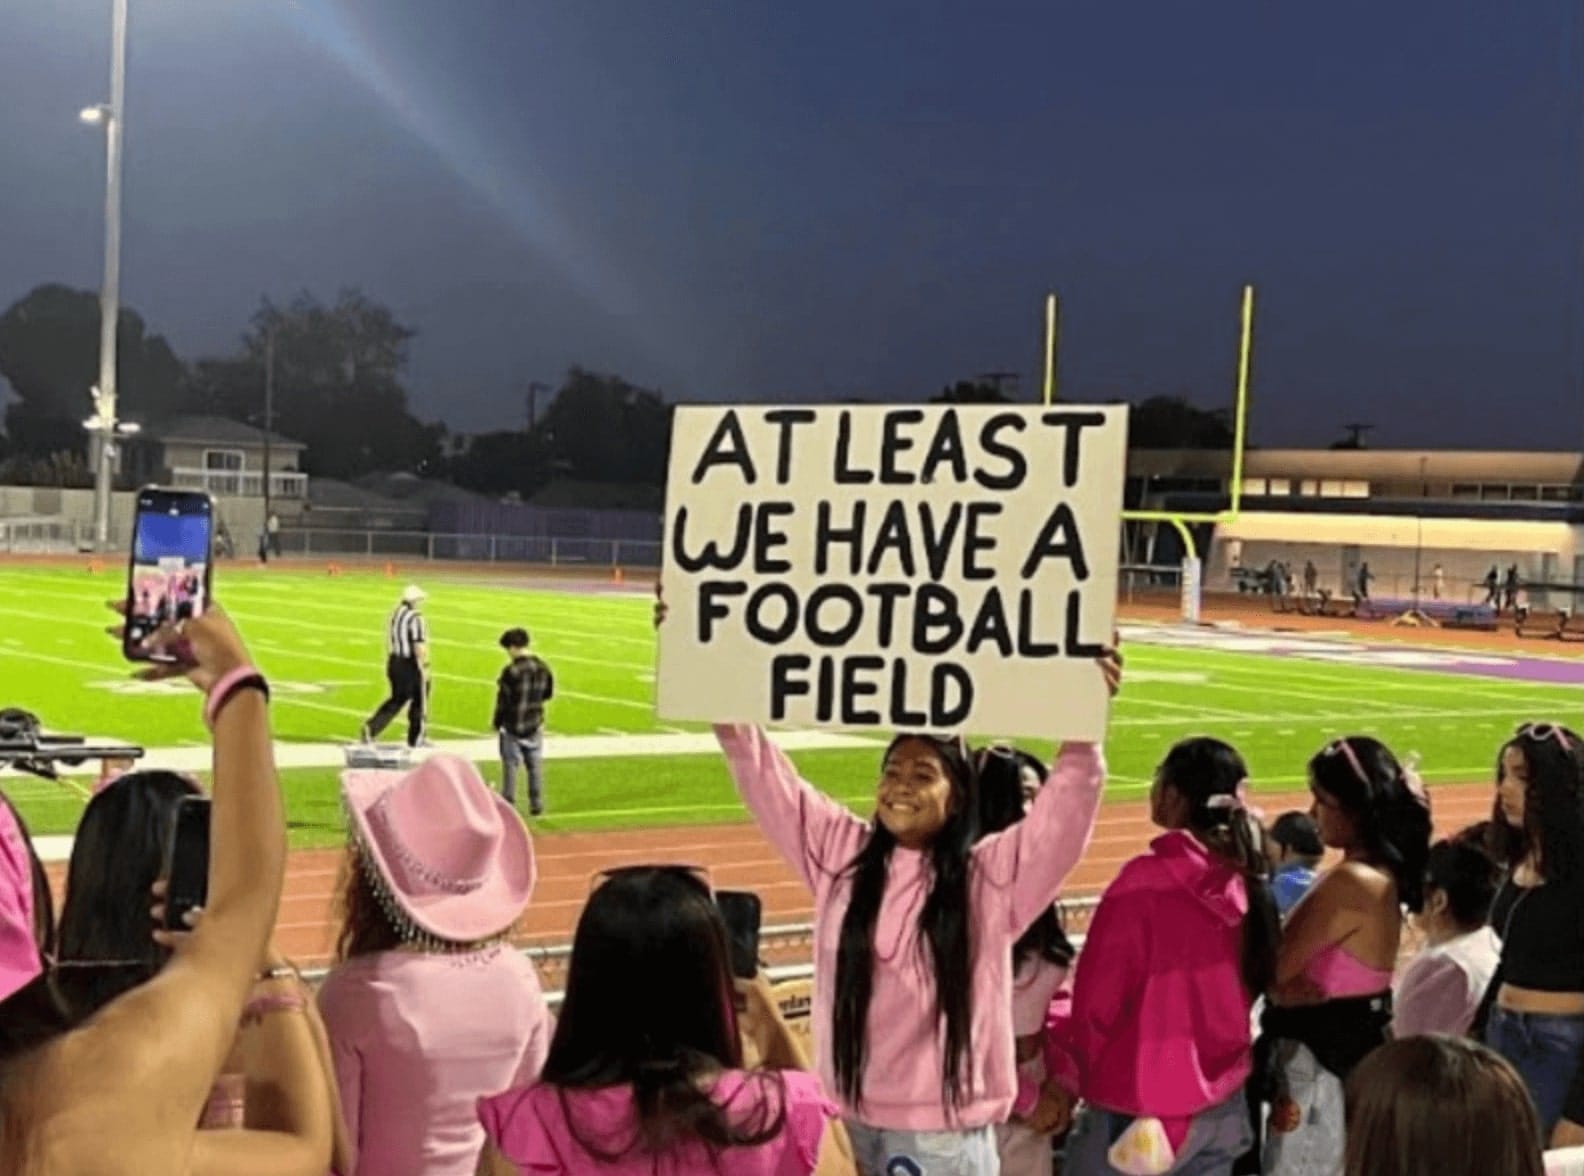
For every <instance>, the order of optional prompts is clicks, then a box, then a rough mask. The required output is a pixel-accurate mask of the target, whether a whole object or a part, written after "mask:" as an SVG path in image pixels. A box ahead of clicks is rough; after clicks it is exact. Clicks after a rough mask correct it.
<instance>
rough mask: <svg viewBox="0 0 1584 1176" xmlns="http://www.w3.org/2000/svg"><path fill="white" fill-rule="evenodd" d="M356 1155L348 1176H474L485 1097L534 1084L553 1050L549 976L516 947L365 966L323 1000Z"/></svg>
mask: <svg viewBox="0 0 1584 1176" xmlns="http://www.w3.org/2000/svg"><path fill="white" fill-rule="evenodd" d="M319 1009H320V1012H321V1013H323V1014H324V1021H325V1028H326V1029H327V1030H328V1031H329V1034H330V1048H331V1054H332V1056H333V1057H334V1059H335V1069H336V1081H337V1083H338V1084H339V1086H340V1088H341V1103H342V1109H343V1110H344V1111H345V1112H346V1119H347V1127H348V1129H349V1131H350V1133H351V1137H352V1141H353V1144H354V1146H355V1147H356V1149H357V1162H356V1166H355V1167H354V1169H353V1170H352V1172H343V1173H341V1174H340V1176H354V1173H356V1174H357V1176H406V1174H408V1173H411V1174H412V1176H419V1174H422V1176H453V1174H454V1176H473V1172H474V1170H475V1169H476V1167H477V1165H478V1157H479V1151H480V1150H481V1149H482V1148H483V1146H484V1132H483V1129H482V1128H480V1127H479V1124H478V1119H477V1117H476V1115H475V1114H474V1110H473V1108H474V1104H475V1102H476V1101H477V1100H478V1098H479V1097H480V1096H481V1095H485V1094H492V1093H494V1092H495V1091H497V1090H504V1089H506V1088H507V1087H509V1086H513V1085H519V1084H522V1083H525V1082H531V1081H533V1079H535V1078H537V1077H538V1075H539V1069H540V1067H541V1066H543V1065H544V1059H545V1055H546V1054H547V1053H548V1052H549V1049H550V1036H551V1030H552V1021H551V1018H550V1012H549V1010H548V1009H547V1008H546V1007H545V1000H544V994H543V992H542V991H541V989H540V987H539V976H538V973H536V972H535V971H534V967H533V965H532V964H531V963H529V962H528V960H527V959H526V958H525V957H524V956H523V955H522V953H520V952H518V951H516V950H514V949H513V948H510V947H504V946H503V947H494V948H487V949H485V950H484V951H479V952H473V953H470V954H468V955H435V954H427V953H419V952H410V951H385V952H378V953H376V954H374V955H367V956H358V957H356V958H355V959H352V960H349V961H348V962H346V963H344V964H342V965H341V966H340V967H338V968H336V969H335V971H333V972H331V973H330V975H329V977H328V978H327V979H326V980H325V982H324V985H323V987H321V988H320V989H319Z"/></svg>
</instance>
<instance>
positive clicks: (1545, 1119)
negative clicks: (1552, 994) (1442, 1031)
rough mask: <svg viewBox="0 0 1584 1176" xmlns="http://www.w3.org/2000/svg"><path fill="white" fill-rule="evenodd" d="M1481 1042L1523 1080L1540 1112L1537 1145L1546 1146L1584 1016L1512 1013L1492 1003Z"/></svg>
mask: <svg viewBox="0 0 1584 1176" xmlns="http://www.w3.org/2000/svg"><path fill="white" fill-rule="evenodd" d="M1485 1044H1486V1045H1488V1046H1490V1047H1491V1048H1492V1049H1494V1050H1495V1051H1496V1052H1497V1053H1499V1054H1501V1056H1502V1057H1504V1058H1506V1059H1507V1060H1508V1061H1509V1062H1511V1063H1512V1064H1513V1069H1515V1070H1517V1071H1518V1074H1519V1077H1521V1078H1522V1079H1523V1080H1524V1085H1525V1086H1527V1087H1528V1088H1529V1097H1531V1098H1532V1099H1534V1101H1535V1109H1536V1110H1538V1111H1539V1112H1540V1141H1541V1144H1542V1145H1544V1144H1545V1143H1547V1142H1549V1141H1550V1139H1551V1130H1552V1128H1554V1127H1555V1126H1556V1125H1557V1120H1558V1119H1560V1118H1561V1117H1562V1104H1563V1103H1564V1102H1565V1101H1566V1100H1567V1092H1568V1087H1569V1086H1571V1085H1572V1084H1573V1076H1574V1075H1575V1074H1576V1073H1578V1068H1579V1055H1580V1053H1584V1016H1556V1015H1551V1014H1545V1013H1515V1012H1512V1011H1510V1010H1508V1009H1504V1008H1502V1007H1501V1006H1500V1005H1497V1006H1496V1007H1495V1008H1493V1009H1491V1011H1490V1020H1489V1021H1488V1022H1486V1025H1485Z"/></svg>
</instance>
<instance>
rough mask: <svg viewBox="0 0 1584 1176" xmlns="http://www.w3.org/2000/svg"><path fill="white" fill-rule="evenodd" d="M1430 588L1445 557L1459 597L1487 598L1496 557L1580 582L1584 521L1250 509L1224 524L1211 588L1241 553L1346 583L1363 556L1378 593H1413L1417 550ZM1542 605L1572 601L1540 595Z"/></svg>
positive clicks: (1324, 583)
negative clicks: (1308, 563)
mask: <svg viewBox="0 0 1584 1176" xmlns="http://www.w3.org/2000/svg"><path fill="white" fill-rule="evenodd" d="M1416 552H1417V557H1418V567H1419V570H1420V575H1421V577H1422V587H1423V591H1425V592H1426V593H1428V592H1429V590H1430V582H1431V569H1432V568H1434V567H1435V565H1436V564H1437V563H1440V564H1441V566H1442V568H1443V570H1444V571H1445V573H1446V586H1447V592H1446V595H1447V596H1448V598H1450V599H1454V600H1468V599H1470V598H1473V599H1478V600H1483V599H1484V595H1485V594H1484V589H1483V588H1478V589H1476V588H1475V587H1474V585H1475V584H1476V583H1478V582H1479V581H1481V580H1483V579H1484V577H1485V574H1486V572H1487V571H1489V570H1490V566H1491V565H1492V564H1496V565H1497V566H1498V567H1499V568H1500V570H1501V571H1502V572H1503V573H1505V572H1506V570H1507V567H1508V565H1510V564H1517V565H1518V571H1519V574H1520V575H1521V576H1523V577H1524V578H1525V579H1526V580H1531V581H1540V580H1550V581H1553V582H1562V583H1569V582H1577V570H1578V569H1577V567H1576V563H1575V561H1576V559H1577V557H1579V556H1581V555H1584V527H1577V526H1572V525H1570V524H1567V523H1551V522H1517V521H1509V520H1492V519H1423V520H1421V519H1416V518H1411V517H1405V516H1400V515H1326V514H1287V513H1280V512H1261V513H1258V514H1245V515H1244V516H1243V517H1242V518H1240V519H1239V520H1238V521H1237V522H1236V523H1230V524H1223V525H1221V526H1218V527H1217V528H1216V534H1215V541H1214V544H1213V546H1212V548H1211V552H1210V555H1209V558H1208V560H1207V568H1206V572H1207V579H1206V584H1207V586H1209V587H1225V586H1226V584H1227V583H1228V580H1229V578H1230V574H1231V567H1232V563H1233V558H1232V557H1233V556H1234V555H1236V556H1237V557H1238V562H1239V563H1241V565H1242V566H1243V567H1247V568H1260V567H1264V566H1265V565H1266V564H1268V563H1269V562H1270V561H1271V560H1273V559H1276V560H1282V561H1285V562H1287V563H1290V564H1291V565H1292V567H1293V571H1294V572H1295V573H1300V574H1301V572H1302V569H1303V565H1304V561H1305V560H1311V559H1312V560H1313V561H1314V563H1315V567H1316V568H1317V569H1318V570H1319V572H1320V586H1321V587H1323V588H1330V589H1332V590H1333V591H1340V590H1344V589H1346V588H1347V587H1349V585H1348V577H1349V576H1350V574H1351V573H1352V571H1353V570H1354V569H1355V568H1356V567H1357V564H1358V563H1359V562H1360V561H1368V563H1369V565H1370V570H1371V571H1372V572H1374V573H1375V577H1376V579H1375V582H1374V584H1373V586H1372V588H1371V593H1372V594H1373V595H1375V596H1382V597H1385V596H1409V595H1412V593H1413V591H1414V571H1415V557H1416ZM1534 603H1535V604H1537V605H1546V604H1547V603H1555V604H1560V603H1566V601H1562V600H1558V601H1549V602H1548V600H1547V599H1545V598H1542V597H1539V596H1537V597H1536V599H1535V600H1534Z"/></svg>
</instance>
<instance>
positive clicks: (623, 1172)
mask: <svg viewBox="0 0 1584 1176" xmlns="http://www.w3.org/2000/svg"><path fill="white" fill-rule="evenodd" d="M775 1078H779V1079H780V1081H781V1083H782V1084H783V1085H784V1088H785V1090H786V1103H785V1107H786V1120H785V1124H784V1125H783V1127H782V1129H781V1133H780V1134H779V1135H777V1136H776V1137H775V1138H774V1139H772V1140H770V1141H769V1142H768V1143H763V1144H760V1145H759V1146H757V1147H737V1148H729V1149H727V1150H725V1151H722V1152H720V1153H718V1154H717V1156H716V1158H715V1161H714V1163H713V1164H712V1163H711V1160H710V1155H709V1152H708V1150H707V1149H706V1148H705V1147H704V1146H703V1145H701V1144H698V1143H690V1144H687V1145H685V1146H683V1147H680V1148H678V1149H677V1150H676V1151H674V1152H671V1153H669V1154H666V1155H659V1156H657V1155H650V1154H647V1153H633V1154H630V1155H626V1156H621V1157H620V1158H618V1159H616V1160H614V1161H610V1160H602V1159H599V1158H597V1157H595V1156H593V1155H590V1154H589V1152H588V1151H586V1150H585V1149H584V1148H583V1146H582V1145H581V1144H580V1143H579V1140H580V1139H582V1140H587V1141H588V1142H589V1143H591V1144H593V1145H594V1146H595V1147H596V1148H598V1149H599V1150H601V1151H604V1152H619V1151H621V1150H622V1149H623V1148H625V1147H627V1146H629V1144H630V1142H631V1140H632V1138H633V1134H632V1088H631V1087H628V1086H608V1087H604V1088H602V1089H596V1090H560V1089H558V1088H556V1087H554V1086H548V1085H541V1086H530V1087H528V1088H527V1089H525V1090H508V1091H507V1092H506V1093H505V1094H498V1095H496V1096H495V1097H494V1098H486V1099H480V1100H479V1104H478V1117H479V1121H480V1122H482V1123H483V1124H484V1131H485V1134H487V1135H488V1136H489V1138H490V1142H492V1143H493V1144H494V1145H495V1147H496V1149H497V1150H498V1151H499V1152H500V1153H501V1155H503V1156H505V1157H506V1158H507V1159H508V1160H510V1161H511V1162H512V1163H514V1164H516V1165H517V1167H518V1169H519V1170H520V1171H522V1172H525V1173H531V1174H533V1176H551V1174H552V1173H586V1172H601V1173H609V1174H610V1176H684V1174H690V1173H698V1172H709V1173H720V1174H721V1176H809V1173H811V1172H813V1171H814V1166H815V1165H816V1164H817V1163H818V1162H819V1150H820V1139H821V1138H822V1137H823V1136H824V1134H825V1125H826V1123H827V1122H828V1121H829V1120H830V1119H832V1118H833V1117H834V1116H835V1115H836V1104H835V1103H833V1102H831V1101H830V1100H829V1099H828V1098H826V1097H825V1095H824V1094H823V1093H822V1092H821V1091H820V1087H819V1079H817V1078H816V1077H815V1076H814V1075H812V1074H804V1073H800V1072H798V1071H795V1070H793V1071H785V1072H782V1073H780V1074H778V1075H776V1076H774V1077H772V1076H771V1075H769V1074H746V1073H744V1072H743V1071H741V1070H728V1071H726V1072H725V1073H724V1074H722V1075H721V1076H720V1078H718V1079H717V1080H716V1082H715V1088H714V1091H713V1092H712V1094H713V1098H714V1100H715V1102H716V1103H717V1105H720V1106H722V1107H724V1108H726V1111H727V1113H728V1114H729V1115H730V1116H731V1118H732V1121H733V1122H734V1123H737V1124H739V1125H741V1126H743V1127H746V1128H749V1129H752V1128H754V1127H755V1126H757V1125H758V1124H759V1123H761V1122H763V1123H765V1124H766V1125H768V1123H769V1122H770V1121H773V1119H774V1115H775V1110H776V1104H775V1103H774V1102H773V1101H771V1102H762V1101H761V1099H763V1100H773V1099H776V1098H777V1097H779V1095H778V1093H777V1089H776V1085H775ZM760 1108H765V1110H764V1114H763V1117H761V1112H760ZM569 1110H570V1111H571V1113H572V1115H573V1117H574V1118H575V1119H576V1121H577V1133H576V1134H575V1135H574V1133H573V1128H572V1124H570V1123H569V1122H568V1121H567V1112H568V1111H569Z"/></svg>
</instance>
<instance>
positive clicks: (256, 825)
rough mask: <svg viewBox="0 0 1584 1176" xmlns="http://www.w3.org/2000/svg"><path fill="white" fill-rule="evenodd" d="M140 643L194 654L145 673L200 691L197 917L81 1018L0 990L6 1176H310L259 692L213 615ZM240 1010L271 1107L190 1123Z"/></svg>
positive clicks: (312, 1147) (40, 987)
mask: <svg viewBox="0 0 1584 1176" xmlns="http://www.w3.org/2000/svg"><path fill="white" fill-rule="evenodd" d="M149 644H150V645H151V646H153V647H155V648H156V649H162V650H170V651H172V652H173V653H175V654H176V655H177V656H178V657H184V658H188V659H190V660H188V661H186V662H184V663H182V664H175V663H173V664H169V665H155V666H151V667H149V668H147V669H145V670H144V671H143V674H144V676H145V677H156V678H163V677H171V676H175V675H177V674H181V673H184V672H185V674H186V675H187V677H188V678H189V679H190V680H191V681H192V682H193V683H194V684H195V685H196V686H197V687H198V688H199V690H200V691H202V692H203V693H204V694H205V695H207V702H206V703H205V707H204V711H205V718H206V720H208V722H209V724H210V726H211V729H212V730H213V731H214V780H215V788H214V810H213V832H212V847H213V856H212V859H211V868H210V875H209V883H210V884H209V896H208V902H207V906H206V908H205V912H204V917H203V919H202V920H201V922H199V924H198V927H197V929H196V930H195V931H193V932H192V933H191V934H190V935H186V936H183V937H182V939H183V942H181V943H180V945H179V946H178V947H177V949H176V952H175V955H174V956H173V957H172V959H171V961H170V963H169V964H168V965H167V966H166V967H165V968H164V969H162V970H161V971H160V973H159V974H158V975H157V976H155V977H154V978H153V979H151V980H150V981H149V982H148V983H146V984H143V985H140V986H138V987H137V988H134V989H132V990H131V991H129V992H127V993H125V994H123V995H121V996H119V997H117V998H116V999H115V1000H112V1001H111V1002H110V1003H109V1004H107V1005H106V1006H105V1007H104V1008H102V1009H101V1010H99V1012H98V1013H97V1014H96V1015H95V1016H93V1017H92V1018H90V1019H89V1020H88V1021H86V1022H85V1023H83V1024H81V1025H73V1024H71V1022H70V1020H69V1018H68V1017H67V1016H66V1015H65V1011H64V1010H63V1009H62V1008H61V1005H60V1002H59V1001H58V1000H56V999H55V997H54V994H53V992H52V990H51V985H50V983H49V977H48V976H43V977H40V978H39V979H37V980H35V981H34V982H33V983H32V984H30V985H29V986H28V987H27V988H25V989H23V990H22V991H21V992H18V993H17V994H15V995H14V996H13V997H12V998H11V1001H10V1002H9V1003H8V1004H7V1005H6V1006H5V1010H4V1015H3V1016H0V1155H4V1156H5V1157H6V1163H7V1168H8V1170H9V1171H11V1172H17V1173H44V1172H51V1173H53V1172H95V1173H104V1174H114V1173H128V1174H129V1176H134V1174H135V1176H143V1174H145V1173H151V1172H191V1173H196V1174H199V1176H204V1174H208V1173H216V1174H225V1176H231V1174H234V1173H238V1172H249V1171H260V1172H262V1171H267V1172H270V1173H271V1174H272V1176H295V1174H299V1173H300V1174H301V1176H322V1174H323V1173H324V1172H325V1171H326V1170H327V1168H328V1167H329V1165H330V1163H331V1158H332V1156H331V1149H332V1141H333V1126H334V1124H333V1120H334V1113H333V1107H332V1102H331V1096H330V1091H329V1087H328V1085H327V1083H326V1081H325V1077H324V1071H323V1069H322V1066H321V1064H320V1058H319V1054H318V1050H317V1046H316V1043H315V1041H314V1037H313V1032H312V1028H311V1026H310V1024H309V1021H308V1020H307V1018H305V1017H303V1016H302V1015H301V1013H302V1010H303V1009H304V1007H305V998H304V994H303V990H302V986H301V983H300V981H298V980H297V978H296V977H295V975H292V974H290V972H289V970H286V974H285V975H282V974H281V970H282V969H281V967H280V963H279V961H276V960H270V959H269V956H268V955H267V953H266V951H265V948H266V945H267V943H268V940H269V934H270V929H271V927H272V926H273V925H274V922H275V916H276V912H277V908H278V907H279V903H280V893H281V882H282V878H283V876H284V873H285V863H286V827H285V818H284V813H283V808H282V803H281V794H280V785H279V782H278V780H277V778H276V776H275V768H274V752H273V747H272V744H271V740H270V731H269V717H268V712H267V709H266V699H267V697H268V688H267V686H266V685H265V682H264V678H263V677H262V675H260V674H259V673H258V671H257V670H256V669H254V668H253V666H252V665H251V663H250V661H249V658H248V654H247V650H246V648H245V647H244V646H243V644H242V640H241V638H240V637H239V636H238V634H237V632H236V630H235V629H234V628H232V626H231V623H230V621H229V620H228V619H227V618H226V615H225V613H224V612H223V611H222V610H221V609H220V608H218V607H213V608H211V609H210V610H209V611H208V612H206V613H205V614H204V616H202V617H198V618H194V619H193V620H191V621H188V622H186V623H185V624H184V625H183V626H181V628H180V629H179V630H178V629H177V628H175V627H165V628H162V629H160V630H159V631H158V632H157V633H156V634H155V635H154V637H153V638H151V639H150V641H149ZM145 925H146V924H145ZM261 961H267V963H268V970H267V971H266V972H265V973H263V974H261V973H260V970H259V968H260V962H261ZM250 992H251V993H252V994H253V999H252V1000H251V1001H250V1000H249V999H248V998H249V994H250ZM245 1006H246V1011H247V1012H248V1014H249V1015H250V1016H251V1017H253V1018H256V1019H257V1020H258V1022H259V1024H258V1026H257V1033H258V1034H259V1037H260V1042H259V1044H260V1047H261V1048H260V1049H259V1050H258V1051H257V1057H258V1069H257V1070H256V1072H255V1076H256V1078H257V1079H258V1081H259V1082H260V1083H261V1084H262V1085H263V1086H264V1087H266V1088H268V1089H269V1090H270V1091H271V1093H272V1097H271V1098H269V1099H267V1100H261V1105H260V1106H259V1107H258V1108H257V1109H256V1114H255V1115H252V1116H250V1118H252V1119H253V1121H252V1123H251V1124H250V1125H251V1126H253V1127H256V1128H258V1129H259V1130H256V1131H199V1130H198V1127H197V1125H198V1122H199V1119H200V1117H201V1115H202V1114H203V1111H204V1108H205V1105H206V1103H207V1102H208V1099H209V1094H210V1089H211V1087H212V1086H213V1084H214V1080H215V1077H216V1075H217V1074H218V1073H219V1071H220V1067H221V1063H222V1062H224V1061H225V1058H226V1055H227V1053H228V1052H229V1051H230V1050H231V1047H232V1045H233V1042H234V1040H235V1037H236V1027H237V1025H238V1023H239V1021H240V1020H241V1019H242V1016H243V1014H244V1011H245Z"/></svg>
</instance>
